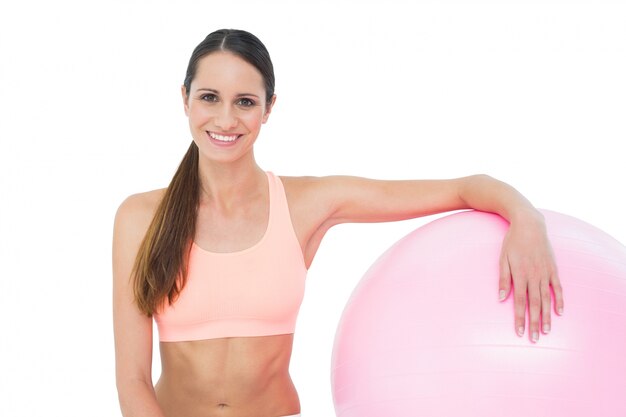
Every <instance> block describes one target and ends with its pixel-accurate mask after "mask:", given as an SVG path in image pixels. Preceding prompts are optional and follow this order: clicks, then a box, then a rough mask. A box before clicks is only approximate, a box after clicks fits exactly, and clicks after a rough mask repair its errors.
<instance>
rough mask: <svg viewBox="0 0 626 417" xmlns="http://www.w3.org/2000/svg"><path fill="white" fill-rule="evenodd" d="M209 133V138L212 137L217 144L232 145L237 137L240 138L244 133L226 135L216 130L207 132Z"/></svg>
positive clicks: (212, 140)
mask: <svg viewBox="0 0 626 417" xmlns="http://www.w3.org/2000/svg"><path fill="white" fill-rule="evenodd" d="M206 133H207V135H208V136H209V138H210V139H211V142H213V143H215V144H217V145H221V146H224V145H232V144H234V143H235V142H236V141H237V139H239V138H240V137H241V136H243V135H238V134H234V135H224V134H220V133H215V132H209V131H207V132H206Z"/></svg>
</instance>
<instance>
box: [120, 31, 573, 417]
mask: <svg viewBox="0 0 626 417" xmlns="http://www.w3.org/2000/svg"><path fill="white" fill-rule="evenodd" d="M181 91H182V98H183V106H184V109H185V113H186V115H187V117H188V119H189V128H190V131H191V135H192V137H193V142H192V143H191V145H190V147H189V150H188V151H187V154H186V155H185V157H184V158H183V161H182V162H181V164H180V166H179V168H178V170H177V172H176V174H175V176H174V178H173V179H172V182H171V183H170V185H169V187H168V188H167V189H161V190H155V191H150V192H146V193H141V194H136V195H132V196H130V197H128V198H127V199H126V200H125V201H124V202H123V203H122V204H121V206H120V207H119V210H118V212H117V214H116V218H115V231H114V242H113V274H114V284H113V290H114V294H113V296H114V328H115V351H116V375H117V388H118V393H119V399H120V405H121V409H122V413H123V415H124V416H125V417H131V416H132V417H141V416H146V417H147V416H150V417H162V416H167V417H212V416H224V417H227V416H228V417H280V416H297V415H299V413H300V403H299V400H298V394H297V392H296V389H295V387H294V385H293V383H292V381H291V378H290V376H289V371H288V368H289V360H290V356H291V349H292V343H293V330H294V325H295V320H296V316H297V313H298V309H299V307H300V302H301V300H302V296H303V290H304V278H305V276H306V271H307V269H308V267H309V266H310V265H311V262H312V261H313V258H314V256H315V253H316V251H317V248H318V246H319V244H320V242H321V240H322V238H323V236H324V234H325V233H326V231H328V229H329V228H330V227H332V226H334V225H336V224H340V223H345V222H380V221H394V220H401V219H408V218H414V217H418V216H424V215H428V214H433V213H438V212H443V211H449V210H457V209H464V208H474V209H478V210H484V211H490V212H495V213H498V214H500V215H501V216H503V217H504V218H506V219H507V220H509V222H510V228H509V231H508V233H507V236H506V238H505V240H504V244H503V249H502V257H501V278H500V288H499V290H500V299H505V298H506V297H507V296H508V294H509V292H510V289H511V282H512V281H513V282H514V297H515V326H516V327H515V328H516V331H517V333H518V335H519V336H522V335H523V334H524V331H525V327H526V325H525V321H524V318H525V313H526V305H527V302H528V306H529V317H530V323H529V334H530V337H531V340H532V341H533V342H536V341H537V340H538V338H539V332H540V331H543V332H544V333H548V332H549V330H550V307H551V293H550V286H552V288H553V291H554V295H555V306H556V311H557V312H559V313H561V312H562V309H563V299H562V292H561V287H560V284H559V279H558V277H557V274H556V267H555V264H554V260H553V256H552V252H551V249H550V244H549V242H548V240H547V236H546V232H545V224H544V221H543V218H542V216H541V214H540V213H539V212H538V211H537V210H535V209H534V208H533V207H532V205H531V204H530V203H529V202H528V201H527V200H526V199H525V198H524V197H523V196H522V195H520V194H519V193H518V192H517V191H515V190H514V189H513V188H511V187H510V186H508V185H506V184H504V183H502V182H500V181H497V180H495V179H492V178H490V177H488V176H484V175H477V176H471V177H465V178H458V179H453V180H437V181H380V180H370V179H365V178H358V177H347V176H329V177H278V176H275V175H274V174H273V173H271V172H265V171H263V170H262V169H261V168H260V167H259V166H258V165H257V163H256V162H255V159H254V150H253V146H254V143H255V141H256V139H257V136H258V134H259V131H260V129H261V125H262V124H264V123H265V122H267V120H268V118H269V116H270V113H271V111H272V108H273V105H274V103H275V101H276V96H275V95H274V74H273V68H272V63H271V61H270V58H269V54H268V52H267V50H266V49H265V47H264V46H263V44H262V43H261V42H260V41H259V40H258V39H257V38H256V37H254V36H253V35H251V34H249V33H247V32H244V31H236V30H220V31H216V32H214V33H211V34H210V35H209V36H207V38H206V39H205V40H204V41H203V42H202V43H200V44H199V45H198V46H197V47H196V49H195V50H194V52H193V54H192V56H191V59H190V62H189V66H188V69H187V74H186V78H185V81H184V85H183V86H182V89H181ZM152 317H154V318H155V321H156V322H157V325H158V328H159V339H160V356H161V361H162V373H161V376H160V379H159V380H158V382H157V384H156V386H154V387H153V384H152V377H151V363H152Z"/></svg>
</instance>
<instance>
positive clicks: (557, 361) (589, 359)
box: [331, 210, 626, 417]
mask: <svg viewBox="0 0 626 417" xmlns="http://www.w3.org/2000/svg"><path fill="white" fill-rule="evenodd" d="M543 214H544V215H545V218H546V224H547V227H548V234H549V236H550V239H551V242H552V246H553V249H554V252H555V257H556V262H557V266H558V268H559V276H560V279H561V283H562V284H563V288H564V297H565V312H564V315H563V316H557V315H556V314H554V312H553V314H552V331H551V333H550V334H549V335H544V334H541V337H540V339H539V341H538V343H536V344H533V343H531V342H530V340H529V338H528V330H526V333H525V336H524V337H518V336H517V335H516V333H515V330H514V316H513V300H512V298H513V297H512V295H511V296H509V298H508V299H507V300H506V301H504V302H499V301H498V259H499V255H500V248H501V244H502V239H503V237H504V234H505V233H506V230H507V229H508V223H507V222H506V221H505V220H503V219H502V218H501V217H499V216H497V215H494V214H490V213H484V212H478V211H466V212H460V213H456V214H452V215H449V216H446V217H443V218H440V219H437V220H435V221H433V222H431V223H429V224H427V225H425V226H423V227H421V228H418V229H417V230H415V231H413V232H412V233H410V234H409V235H407V236H406V237H404V238H403V239H401V240H400V241H398V242H397V243H396V244H395V245H393V246H392V247H391V248H390V249H389V250H387V251H386V252H385V253H384V254H383V255H382V256H381V257H380V258H379V259H378V260H377V261H376V262H375V263H374V265H372V267H371V268H370V269H369V271H368V272H367V273H366V274H365V276H364V277H363V278H362V279H361V281H360V283H359V284H358V285H357V287H356V289H355V290H354V292H353V294H352V296H351V298H350V300H349V301H348V303H347V305H346V307H345V310H344V312H343V315H342V318H341V320H340V324H339V327H338V330H337V334H336V337H335V345H334V349H333V358H332V378H331V379H332V390H333V399H334V403H335V410H336V413H337V416H339V417H396V416H397V417H400V416H402V417H418V416H423V417H461V416H463V417H528V416H532V417H543V416H546V417H548V416H549V417H583V416H584V417H625V416H626V248H625V247H624V246H623V245H622V244H620V243H619V242H618V241H617V240H615V239H613V238H612V237H611V236H609V235H607V234H606V233H604V232H602V231H601V230H599V229H597V228H595V227H593V226H591V225H589V224H587V223H585V222H583V221H581V220H578V219H575V218H573V217H570V216H567V215H564V214H559V213H555V212H552V211H547V210H544V211H543Z"/></svg>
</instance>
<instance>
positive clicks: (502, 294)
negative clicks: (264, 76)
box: [498, 254, 511, 301]
mask: <svg viewBox="0 0 626 417" xmlns="http://www.w3.org/2000/svg"><path fill="white" fill-rule="evenodd" d="M498 288H500V291H499V294H498V298H499V299H500V301H504V300H506V298H507V297H508V296H509V292H511V270H510V269H509V260H508V259H507V257H506V256H505V255H504V254H502V256H501V258H500V282H499V284H498Z"/></svg>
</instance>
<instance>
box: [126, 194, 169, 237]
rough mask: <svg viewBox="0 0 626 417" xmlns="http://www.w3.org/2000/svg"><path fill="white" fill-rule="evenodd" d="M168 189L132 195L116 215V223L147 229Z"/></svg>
mask: <svg viewBox="0 0 626 417" xmlns="http://www.w3.org/2000/svg"><path fill="white" fill-rule="evenodd" d="M165 191H166V189H165V188H161V189H158V190H151V191H146V192H141V193H136V194H131V195H129V196H128V197H126V198H125V199H124V201H122V203H121V204H120V206H119V207H118V209H117V213H116V214H115V222H116V223H121V224H125V225H132V226H134V228H136V227H138V228H140V229H147V226H148V225H149V224H150V222H151V221H152V218H153V217H154V213H155V212H156V209H157V207H158V206H159V203H160V202H161V200H162V199H163V195H164V194H165Z"/></svg>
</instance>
